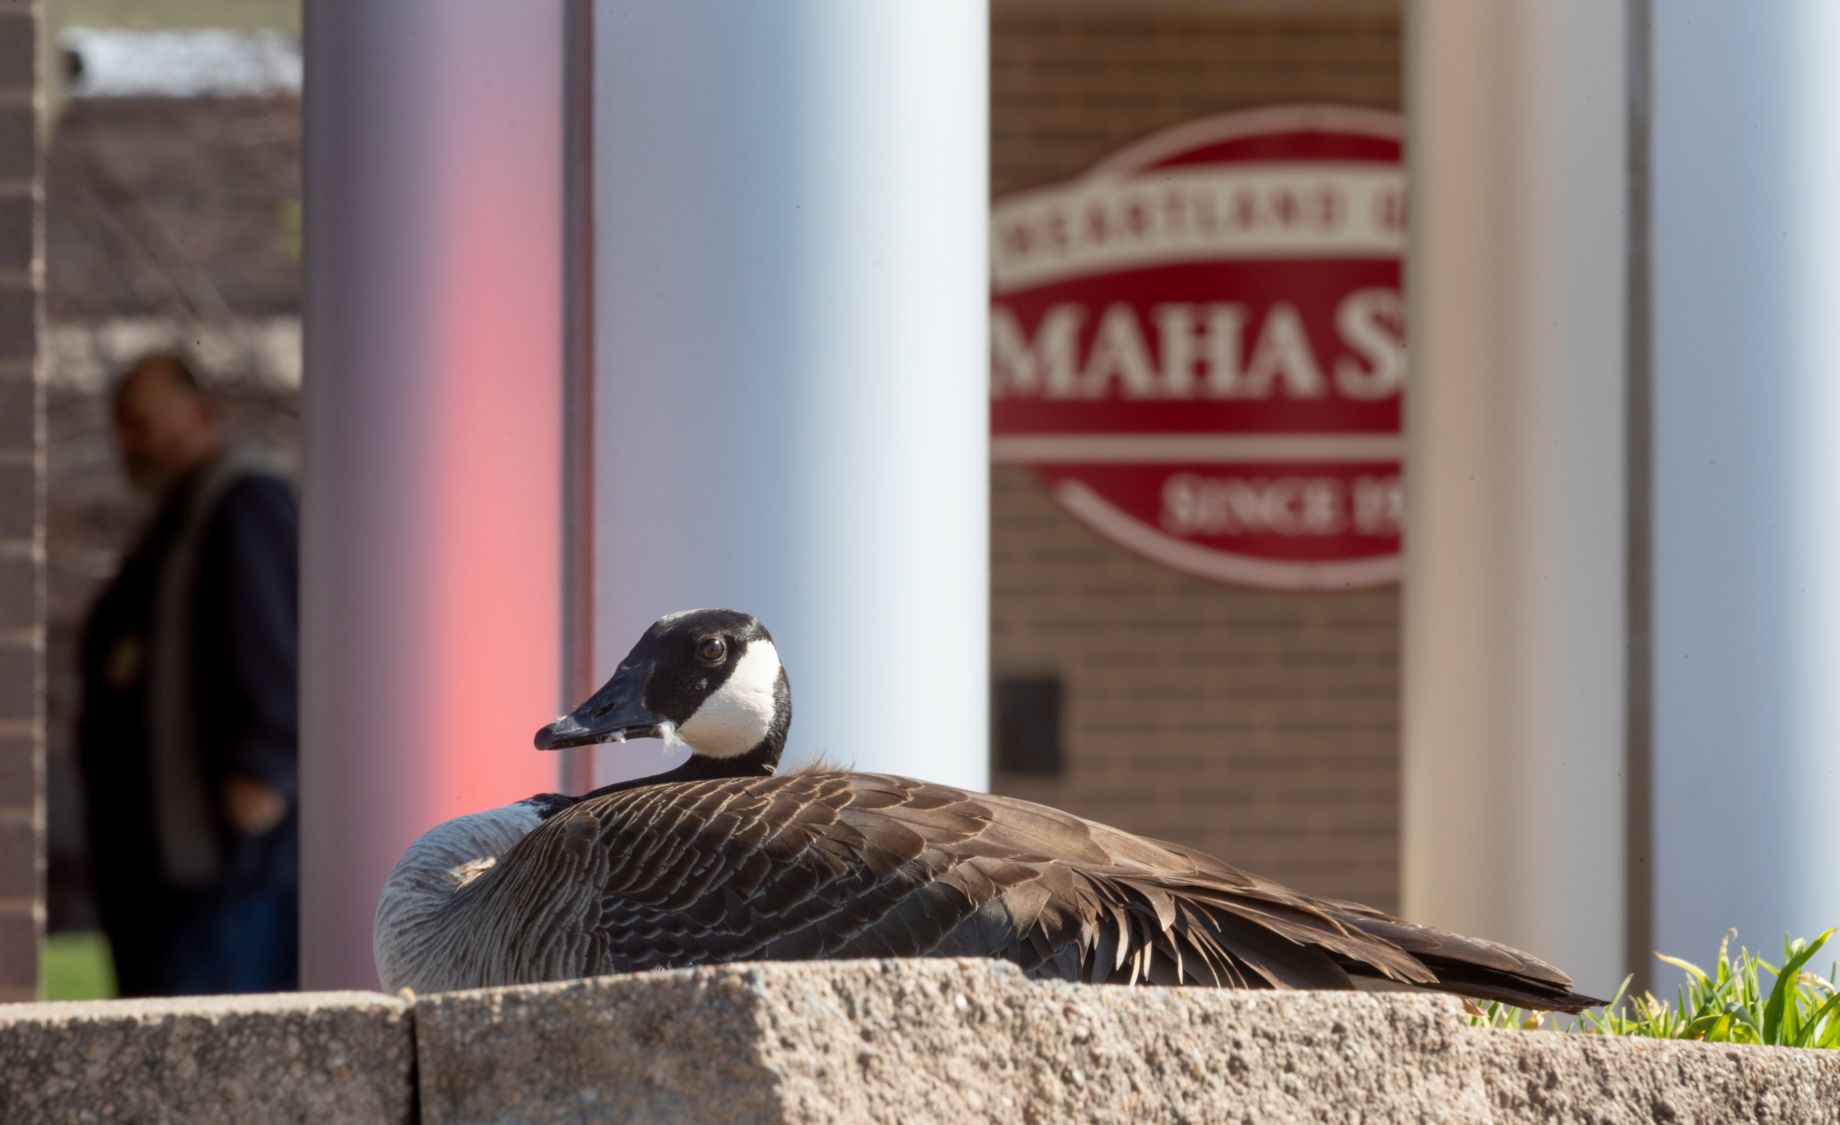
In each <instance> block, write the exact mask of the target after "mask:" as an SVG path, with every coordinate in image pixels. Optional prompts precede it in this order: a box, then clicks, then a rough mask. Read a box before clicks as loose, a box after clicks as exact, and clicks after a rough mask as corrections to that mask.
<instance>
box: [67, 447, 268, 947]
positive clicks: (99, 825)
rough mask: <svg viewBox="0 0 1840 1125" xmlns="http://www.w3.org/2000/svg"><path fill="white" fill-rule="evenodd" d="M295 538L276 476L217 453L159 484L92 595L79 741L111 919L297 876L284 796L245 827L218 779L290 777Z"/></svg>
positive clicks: (101, 902)
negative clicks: (167, 900) (279, 816)
mask: <svg viewBox="0 0 1840 1125" xmlns="http://www.w3.org/2000/svg"><path fill="white" fill-rule="evenodd" d="M298 550H299V515H298V509H297V507H296V505H295V502H294V495H293V491H292V489H291V487H290V486H289V485H288V483H287V482H286V481H285V480H283V479H282V478H280V477H279V476H276V475H274V474H273V473H271V472H267V471H264V470H261V469H258V468H256V467H255V466H254V465H253V464H251V463H249V462H248V461H247V460H246V459H243V458H239V457H237V456H236V455H234V454H231V455H226V458H225V459H222V460H220V461H219V462H218V463H216V464H215V465H213V466H212V467H210V468H209V469H207V470H206V471H205V472H202V473H200V474H197V475H195V476H194V478H193V479H192V480H190V481H189V482H187V483H186V484H184V485H181V486H179V487H178V488H176V489H175V490H174V491H173V493H172V494H171V495H170V496H169V497H168V498H167V500H166V502H165V503H164V504H163V506H162V508H161V510H160V512H159V513H158V514H156V515H155V517H154V518H153V520H152V521H151V522H150V524H149V525H148V528H147V531H146V533H145V534H144V535H143V536H142V538H141V540H140V541H139V542H138V543H137V544H136V545H135V547H134V548H133V550H131V551H130V552H129V553H128V555H127V557H126V558H125V559H124V560H123V561H122V566H121V570H120V572H119V573H118V574H117V576H116V577H115V579H114V581H112V582H111V583H110V584H109V585H108V587H107V588H106V589H105V590H104V591H103V593H102V595H101V597H100V598H99V599H98V600H97V602H96V605H95V607H94V609H93V610H92V611H91V614H90V619H89V621H88V623H87V626H86V628H85V630H84V637H83V649H82V678H83V702H82V711H81V714H80V717H79V722H78V742H79V751H80V755H81V762H82V767H83V772H84V775H85V780H86V782H87V786H86V788H87V791H88V795H89V806H90V808H89V811H90V839H91V857H92V861H93V866H94V870H95V876H96V890H97V898H98V906H99V907H100V908H101V910H102V913H103V919H104V924H105V926H108V928H109V929H110V930H111V931H115V930H117V929H118V926H117V925H115V924H111V920H112V918H113V920H114V921H115V922H123V921H126V923H127V924H129V925H132V915H133V914H135V913H137V912H139V911H141V910H142V909H143V908H144V907H145V905H146V903H147V902H148V900H149V899H150V898H153V897H158V896H159V895H161V894H183V895H188V896H192V897H194V898H196V897H218V896H224V895H234V894H237V893H241V892H243V891H247V890H252V889H256V888H260V887H276V886H281V885H286V886H293V885H295V884H296V883H297V880H298V866H299V859H298V856H299V850H298V842H297V835H298V833H297V827H296V816H295V813H294V812H293V810H292V807H290V811H289V814H288V816H287V818H286V819H285V820H284V821H283V822H282V823H281V825H280V826H279V827H277V828H276V829H275V830H273V831H271V832H267V833H264V834H262V835H259V836H246V835H243V834H242V833H240V832H238V831H236V830H235V829H234V828H232V827H231V826H230V824H229V823H228V821H227V819H226V817H225V814H224V810H223V805H222V798H221V794H222V790H223V786H224V782H225V780H226V779H227V778H228V777H230V776H231V775H232V774H243V775H247V776H249V777H253V778H256V779H258V780H261V781H265V782H267V783H268V784H269V785H272V786H274V787H275V788H277V789H279V790H281V791H282V792H283V793H284V794H286V795H287V797H288V800H289V803H290V806H292V805H293V804H294V801H295V796H296V794H297V792H298V757H299V751H298V688H297V679H298V656H297V651H296V650H297V643H298V640H297V638H298V614H297V607H296V602H297V588H298V563H297V557H298ZM162 654H166V655H165V656H164V657H163V656H162ZM175 654H176V655H175ZM163 659H165V660H167V661H169V662H170V661H174V660H177V661H179V662H180V663H178V664H177V665H174V664H172V663H167V664H162V663H161V661H162V660H163ZM124 914H125V915H127V916H128V917H127V918H126V919H124Z"/></svg>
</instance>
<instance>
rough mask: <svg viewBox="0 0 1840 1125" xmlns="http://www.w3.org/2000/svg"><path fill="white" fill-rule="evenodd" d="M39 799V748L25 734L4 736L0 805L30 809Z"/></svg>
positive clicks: (1, 737) (1, 742)
mask: <svg viewBox="0 0 1840 1125" xmlns="http://www.w3.org/2000/svg"><path fill="white" fill-rule="evenodd" d="M37 800H38V748H37V746H36V744H35V743H34V742H33V740H32V739H30V738H26V737H24V736H22V735H0V806H8V805H11V806H14V807H19V808H29V807H31V806H32V805H33V804H34V803H35V802H36V801H37Z"/></svg>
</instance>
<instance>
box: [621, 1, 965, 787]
mask: <svg viewBox="0 0 1840 1125" xmlns="http://www.w3.org/2000/svg"><path fill="white" fill-rule="evenodd" d="M595 35H596V41H595V46H596V58H595V69H596V93H595V99H596V100H595V110H594V112H595V162H594V174H595V198H596V209H595V227H596V245H597V250H598V254H597V258H596V262H595V292H596V296H595V304H596V309H597V311H598V315H597V318H596V326H595V332H596V347H597V353H596V354H597V368H598V381H597V386H596V389H595V398H596V407H595V409H596V419H595V457H596V482H595V496H596V516H597V527H596V534H597V536H598V539H597V552H596V557H597V562H598V571H597V574H596V593H595V600H596V605H597V618H596V625H597V636H596V647H597V652H598V662H599V665H600V673H601V674H602V675H606V674H608V673H610V672H611V670H612V668H613V665H614V663H615V662H616V661H617V660H618V659H619V657H620V656H622V655H624V653H625V652H626V650H627V648H628V647H629V646H630V645H631V644H632V642H633V641H634V640H635V639H636V638H637V637H638V635H639V633H640V631H641V630H642V629H644V627H645V626H646V625H648V624H649V623H650V622H651V621H652V620H653V619H655V618H656V617H658V616H659V615H661V614H663V613H665V612H667V611H671V610H677V609H685V608H691V607H708V606H728V607H731V608H735V609H742V610H746V611H748V612H751V613H754V614H756V615H758V616H759V617H760V618H761V619H762V620H763V621H765V622H766V624H767V627H768V628H769V629H771V630H772V631H773V634H774V637H775V639H776V640H777V641H778V642H779V647H780V648H781V650H782V653H783V655H784V657H785V659H786V662H787V667H788V670H789V671H790V674H791V679H792V688H793V697H794V700H795V703H796V707H795V712H796V716H797V717H796V719H795V721H794V723H793V728H792V739H791V746H792V749H793V753H792V755H791V756H792V757H794V758H804V757H809V756H812V755H817V754H823V755H826V756H828V757H829V758H830V759H832V760H833V761H836V762H839V763H841V764H844V765H854V766H856V767H858V768H864V769H880V770H893V771H901V772H904V773H909V774H915V775H919V776H922V777H928V778H935V779H938V780H942V781H948V782H954V783H958V784H961V785H968V786H974V787H980V788H981V787H982V786H983V785H984V784H985V781H986V777H987V762H986V744H987V741H988V732H987V725H988V722H987V717H986V715H987V703H986V700H987V695H988V687H987V682H986V681H987V675H988V672H987V669H988V657H987V650H988V645H989V640H988V635H989V625H988V613H987V603H988V595H987V590H988V566H989V557H988V550H987V537H988V532H987V526H986V525H987V519H988V515H987V510H988V503H989V502H988V485H987V480H988V457H987V447H988V405H987V399H986V386H987V379H988V377H987V370H988V358H987V351H986V344H985V326H986V319H987V315H988V313H987V307H988V298H987V295H988V290H989V279H988V275H987V273H986V239H985V227H986V222H987V216H988V189H987V178H988V176H987V156H986V146H987V145H988V143H989V134H988V129H987V122H986V118H987V109H986V102H987V85H988V76H987V70H988V58H987V43H986V40H987V13H986V10H985V6H984V5H983V4H982V3H974V2H970V0H965V2H953V3H936V2H930V0H902V2H897V3H872V4H865V3H859V2H857V0H783V2H776V3H772V4H759V3H753V2H751V0H725V2H716V0H711V2H706V3H695V4H666V3H659V4H627V3H613V2H601V3H598V4H597V5H596V10H595ZM601 754H602V759H601V771H602V774H601V775H602V777H603V778H607V777H614V776H633V775H637V774H644V773H652V772H656V771H657V770H658V769H660V768H661V767H662V765H663V764H664V763H663V760H662V759H661V757H660V756H659V754H658V753H657V752H656V751H652V750H648V749H647V748H646V744H641V745H639V746H626V747H614V748H608V749H606V750H603V751H602V752H601Z"/></svg>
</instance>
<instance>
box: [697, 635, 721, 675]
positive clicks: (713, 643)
mask: <svg viewBox="0 0 1840 1125" xmlns="http://www.w3.org/2000/svg"><path fill="white" fill-rule="evenodd" d="M696 658H697V659H698V660H701V661H702V662H703V663H704V664H707V665H709V666H710V667H711V668H714V667H715V666H716V665H718V664H720V663H722V661H723V660H725V659H727V658H728V642H727V641H724V640H723V639H722V638H721V637H705V638H704V639H703V641H702V643H701V644H699V645H697V646H696Z"/></svg>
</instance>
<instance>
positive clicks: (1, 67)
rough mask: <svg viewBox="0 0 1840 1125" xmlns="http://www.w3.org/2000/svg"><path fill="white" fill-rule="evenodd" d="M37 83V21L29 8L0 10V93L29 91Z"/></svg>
mask: <svg viewBox="0 0 1840 1125" xmlns="http://www.w3.org/2000/svg"><path fill="white" fill-rule="evenodd" d="M37 80H38V21H37V20H36V19H34V18H33V12H32V10H31V9H29V8H27V9H19V8H13V9H7V8H0V90H30V89H31V88H32V86H33V85H34V83H36V82H37Z"/></svg>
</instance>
